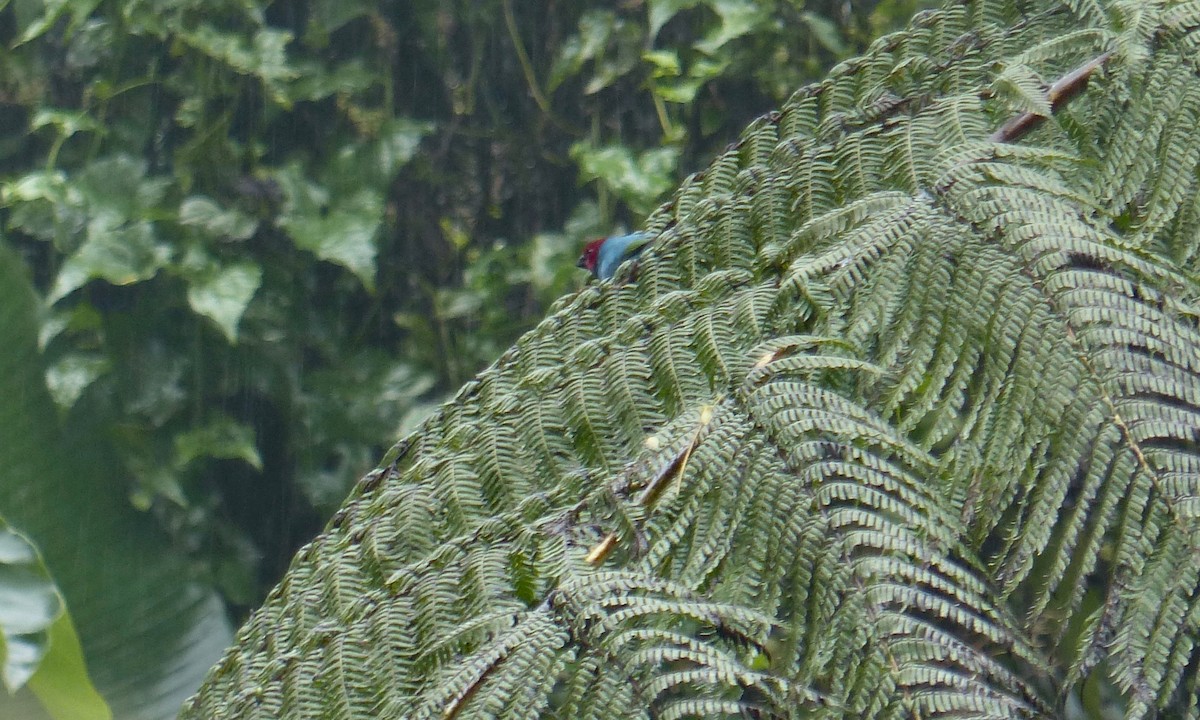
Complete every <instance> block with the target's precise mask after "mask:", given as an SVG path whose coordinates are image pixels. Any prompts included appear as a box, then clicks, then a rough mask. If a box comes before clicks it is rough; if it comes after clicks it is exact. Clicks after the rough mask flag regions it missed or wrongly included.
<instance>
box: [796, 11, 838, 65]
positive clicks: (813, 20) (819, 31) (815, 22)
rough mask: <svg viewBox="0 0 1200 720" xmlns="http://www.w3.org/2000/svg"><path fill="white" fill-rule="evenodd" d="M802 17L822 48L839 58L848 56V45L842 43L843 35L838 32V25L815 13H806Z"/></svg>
mask: <svg viewBox="0 0 1200 720" xmlns="http://www.w3.org/2000/svg"><path fill="white" fill-rule="evenodd" d="M800 17H801V18H803V20H804V22H806V23H808V29H809V31H810V32H812V35H813V37H814V38H816V41H817V42H819V43H820V44H821V47H823V48H825V49H826V50H828V51H829V52H831V53H833V54H834V55H836V56H838V57H841V56H843V55H845V54H846V44H845V43H844V42H842V33H841V31H839V30H838V26H837V23H835V22H833V21H832V20H830V19H829V18H827V17H825V16H824V15H820V14H818V13H815V12H806V13H803V14H801V16H800Z"/></svg>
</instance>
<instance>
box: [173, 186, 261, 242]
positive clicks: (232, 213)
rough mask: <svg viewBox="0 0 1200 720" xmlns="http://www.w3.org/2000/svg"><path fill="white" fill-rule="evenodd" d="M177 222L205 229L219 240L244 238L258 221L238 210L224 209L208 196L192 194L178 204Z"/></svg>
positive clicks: (247, 236) (255, 228)
mask: <svg viewBox="0 0 1200 720" xmlns="http://www.w3.org/2000/svg"><path fill="white" fill-rule="evenodd" d="M179 223H180V224H181V225H186V226H189V227H196V228H201V229H203V230H205V231H206V232H207V233H208V234H209V235H211V236H212V237H215V238H218V239H221V240H245V239H247V238H249V237H250V236H251V235H253V234H254V231H255V230H257V229H258V221H257V220H255V219H254V218H252V217H250V216H249V215H247V214H246V213H244V212H242V211H240V210H226V209H225V208H222V207H221V206H220V205H218V204H217V203H216V202H215V201H213V200H212V199H210V198H207V197H204V196H203V195H193V196H191V197H189V198H186V199H185V200H184V201H183V202H182V203H180V205H179Z"/></svg>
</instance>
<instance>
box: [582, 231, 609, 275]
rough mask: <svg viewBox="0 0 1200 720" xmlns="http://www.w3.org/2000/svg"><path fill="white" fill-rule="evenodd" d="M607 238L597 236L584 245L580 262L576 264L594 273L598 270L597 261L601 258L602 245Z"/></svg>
mask: <svg viewBox="0 0 1200 720" xmlns="http://www.w3.org/2000/svg"><path fill="white" fill-rule="evenodd" d="M607 239H608V238H596V239H595V240H592V241H591V242H589V243H588V244H587V245H584V246H583V254H582V255H580V256H579V262H577V263H575V266H576V267H581V268H583V269H584V270H587V271H588V272H590V273H593V274H594V273H595V272H596V263H597V262H598V261H599V260H600V247H601V246H602V245H604V241H605V240H607Z"/></svg>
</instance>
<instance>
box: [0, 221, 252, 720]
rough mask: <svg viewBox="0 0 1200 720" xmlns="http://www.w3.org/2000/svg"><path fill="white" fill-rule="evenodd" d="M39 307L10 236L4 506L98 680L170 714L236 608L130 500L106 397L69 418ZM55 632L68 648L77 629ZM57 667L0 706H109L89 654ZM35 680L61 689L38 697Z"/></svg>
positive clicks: (109, 693)
mask: <svg viewBox="0 0 1200 720" xmlns="http://www.w3.org/2000/svg"><path fill="white" fill-rule="evenodd" d="M37 308H38V302H37V300H36V295H35V293H34V291H33V288H32V287H31V286H30V284H29V281H28V279H27V278H26V277H25V273H24V269H23V266H22V264H21V262H20V260H19V259H18V258H17V257H16V256H15V255H14V254H13V253H12V252H11V251H9V250H8V249H7V246H4V245H0V336H2V337H4V338H5V342H3V343H0V427H3V428H4V435H3V442H0V514H3V515H4V516H5V518H6V519H7V520H8V521H9V522H11V523H12V524H13V525H15V526H17V527H20V528H21V531H22V532H23V533H24V534H25V535H26V536H27V537H29V538H30V539H31V540H32V541H33V542H34V543H36V545H37V547H38V549H39V550H40V551H41V555H42V559H43V562H44V564H45V566H46V568H48V570H49V571H50V572H51V573H52V574H53V577H54V579H55V581H56V582H57V585H58V587H59V589H60V591H61V594H62V597H63V598H64V599H65V601H66V605H67V607H68V608H69V609H70V612H71V618H72V620H73V622H74V626H75V628H76V629H77V630H78V634H79V640H80V641H81V643H82V646H83V652H84V657H85V658H86V659H87V669H88V672H89V673H90V675H91V678H92V681H93V683H94V685H95V688H96V689H97V690H99V692H100V693H101V694H102V695H103V696H104V700H105V701H106V702H107V703H108V705H109V706H110V707H111V708H112V709H113V711H114V713H115V714H116V716H117V717H120V718H137V719H138V720H143V719H144V720H158V719H160V718H161V719H162V720H166V718H169V717H173V716H174V714H175V712H176V710H177V709H178V706H179V703H181V702H182V701H183V699H184V698H185V697H186V696H187V695H188V694H190V693H191V692H192V691H193V690H194V689H195V688H196V687H197V686H198V685H199V683H200V680H201V678H202V677H203V675H204V673H205V671H206V670H207V669H208V667H209V666H210V665H211V664H212V663H213V661H214V660H215V659H216V657H217V656H218V655H219V653H220V651H221V649H222V648H223V647H224V645H225V644H226V643H227V642H228V641H229V639H230V638H231V632H230V629H229V626H228V621H227V620H226V619H225V616H224V611H223V609H222V607H221V604H220V602H219V601H218V600H217V599H216V597H215V595H213V593H212V592H211V590H208V589H206V588H205V586H203V585H200V584H198V583H197V581H196V579H195V578H194V576H193V574H192V573H193V571H192V570H191V569H189V565H188V563H187V561H186V560H185V558H184V557H183V556H182V555H179V554H177V553H176V551H174V550H173V549H172V547H171V545H170V543H168V542H166V539H165V538H164V537H163V536H162V534H161V531H160V530H159V529H158V528H157V527H156V526H155V524H154V522H153V521H152V520H151V519H150V518H148V517H146V516H145V515H143V514H140V513H137V512H136V511H134V510H133V509H132V508H131V507H130V505H129V502H128V499H127V495H126V491H125V488H126V487H127V486H128V484H129V479H128V476H127V475H126V474H125V473H124V471H123V470H122V469H121V464H120V461H119V460H118V458H117V456H116V454H115V452H114V449H113V448H112V446H111V445H110V443H109V441H108V440H107V438H108V433H109V431H110V428H105V427H100V426H99V425H98V421H99V418H101V417H102V413H101V412H100V411H99V409H98V408H77V409H76V411H74V412H72V413H70V414H69V415H68V420H69V425H68V426H67V427H66V428H60V426H59V421H58V416H59V412H58V410H57V409H56V408H55V405H54V403H53V401H52V400H51V399H50V394H49V392H48V391H47V390H46V387H45V385H44V381H43V378H44V368H43V365H42V359H41V357H40V356H39V353H38V343H37V314H38V313H37ZM88 398H89V396H88V395H86V394H85V395H84V397H83V399H82V400H81V403H87V402H89V400H88ZM68 437H69V438H71V440H70V441H69V442H68V441H67V439H66V438H68ZM50 633H51V639H52V642H54V643H58V641H59V639H60V638H66V639H64V640H63V642H62V644H63V646H64V649H69V646H70V639H69V635H70V633H69V631H68V629H65V628H64V629H61V634H60V629H59V628H58V627H57V626H53V627H52V628H51V630H50ZM54 657H55V655H54V651H53V650H52V652H51V654H50V655H49V656H47V658H46V659H45V660H44V661H43V662H44V663H45V662H47V661H50V660H51V659H53V658H54ZM73 668H74V669H73ZM45 672H46V675H45V677H43V676H42V675H40V674H35V675H34V677H33V679H32V680H30V682H29V685H28V690H23V691H22V692H20V693H18V695H16V696H13V697H9V696H7V695H6V694H4V693H0V717H4V718H9V717H14V718H18V717H19V718H33V717H39V716H40V717H52V718H55V720H58V719H65V718H88V719H89V720H90V718H102V717H106V716H105V715H104V714H102V713H100V712H93V710H95V709H96V708H97V707H98V705H97V704H96V703H95V702H93V701H92V700H94V698H92V699H89V697H90V692H89V691H88V690H87V689H86V688H83V687H80V686H79V683H78V682H76V681H75V680H72V678H75V677H78V676H80V672H81V671H79V663H77V662H74V661H70V662H64V663H63V664H62V665H61V666H60V665H58V664H57V661H55V664H52V665H46V670H45ZM29 691H33V692H37V693H42V692H45V693H47V694H49V695H52V697H49V699H48V700H47V701H46V702H45V703H44V709H37V708H38V707H39V705H41V703H37V702H36V701H35V700H33V699H32V697H33V696H32V695H31V693H30V692H29ZM89 708H90V709H89ZM47 711H50V712H52V713H54V714H53V715H47V714H46V713H47Z"/></svg>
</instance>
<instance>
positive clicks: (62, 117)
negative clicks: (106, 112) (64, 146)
mask: <svg viewBox="0 0 1200 720" xmlns="http://www.w3.org/2000/svg"><path fill="white" fill-rule="evenodd" d="M47 126H50V127H53V128H54V129H55V130H56V131H57V132H58V134H59V136H60V137H70V136H72V135H74V134H75V133H78V132H91V131H92V130H96V129H97V128H98V127H100V125H99V124H98V123H97V122H96V120H95V118H93V117H92V116H91V115H88V114H87V113H86V112H83V111H73V110H56V109H51V108H43V109H41V110H38V111H37V113H35V114H34V116H33V117H32V118H31V119H30V120H29V129H30V130H38V129H40V128H43V127H47Z"/></svg>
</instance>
